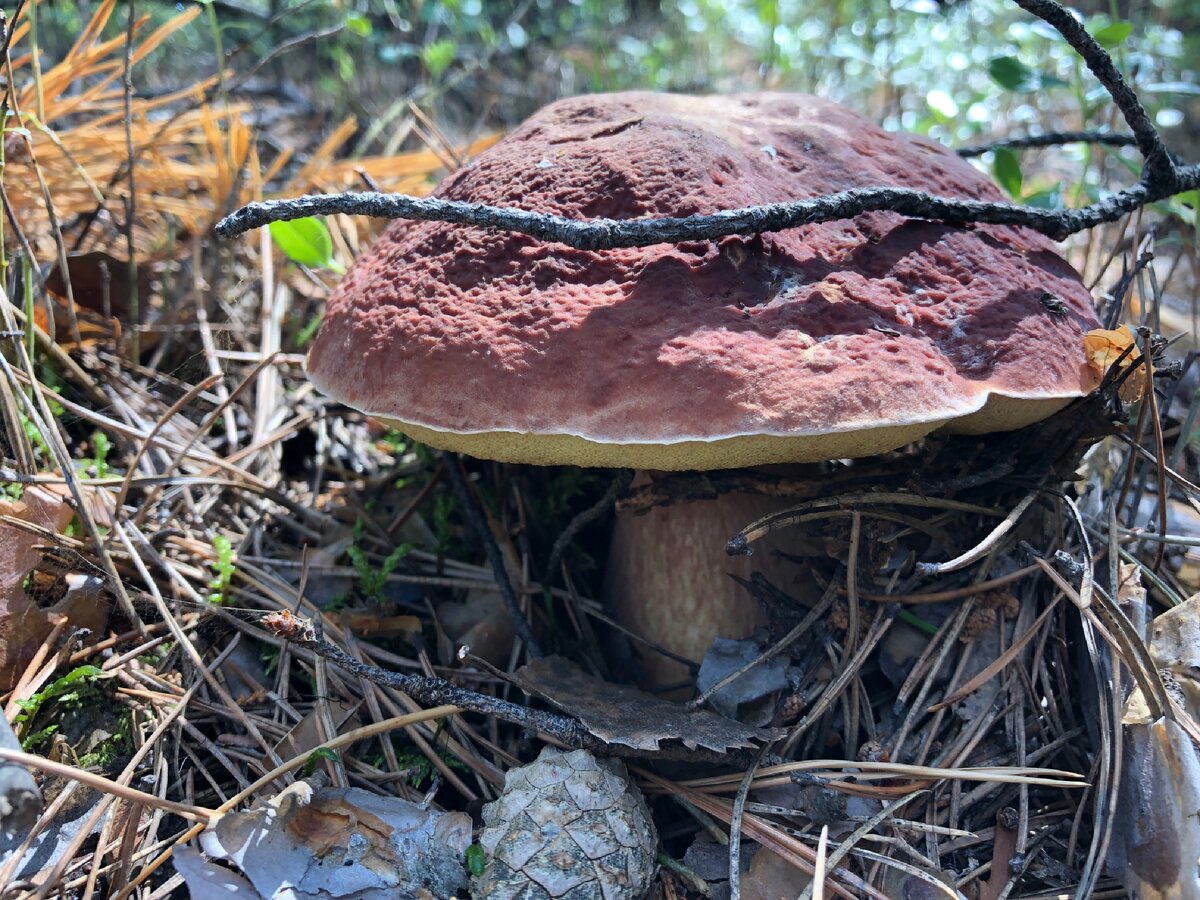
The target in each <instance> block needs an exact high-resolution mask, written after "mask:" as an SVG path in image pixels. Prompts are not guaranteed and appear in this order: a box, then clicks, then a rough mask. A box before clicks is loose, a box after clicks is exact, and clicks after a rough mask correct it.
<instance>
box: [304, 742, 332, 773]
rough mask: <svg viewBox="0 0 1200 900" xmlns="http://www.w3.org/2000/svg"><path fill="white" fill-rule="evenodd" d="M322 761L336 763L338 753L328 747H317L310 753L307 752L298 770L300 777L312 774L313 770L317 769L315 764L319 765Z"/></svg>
mask: <svg viewBox="0 0 1200 900" xmlns="http://www.w3.org/2000/svg"><path fill="white" fill-rule="evenodd" d="M322 761H328V762H332V763H336V762H337V761H338V755H337V753H336V752H334V751H333V750H330V749H329V748H328V747H318V748H317V749H316V750H314V751H313V752H312V753H310V754H308V758H307V759H306V760H304V767H303V768H302V769H301V770H300V775H301V777H302V778H308V777H309V776H310V775H312V773H313V772H315V771H317V766H319V765H320V764H321V762H322Z"/></svg>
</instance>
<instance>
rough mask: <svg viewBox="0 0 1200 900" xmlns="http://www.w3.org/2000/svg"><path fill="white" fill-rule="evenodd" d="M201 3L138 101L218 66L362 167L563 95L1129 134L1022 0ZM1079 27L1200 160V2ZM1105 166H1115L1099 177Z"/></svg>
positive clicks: (942, 126) (143, 75) (51, 40)
mask: <svg viewBox="0 0 1200 900" xmlns="http://www.w3.org/2000/svg"><path fill="white" fill-rule="evenodd" d="M95 5H96V3H95V0H91V2H88V0H79V2H77V3H69V2H61V3H53V4H41V12H40V19H41V23H40V26H41V27H40V32H41V46H42V47H43V49H44V51H45V52H46V53H47V55H48V56H51V57H54V56H55V55H56V54H58V55H61V54H62V53H65V52H66V50H67V49H68V48H69V46H70V44H71V41H72V40H73V38H74V36H75V35H77V34H78V33H79V31H80V29H81V28H82V26H83V23H84V22H86V21H87V19H88V17H89V16H90V13H91V10H92V8H93V7H94V6H95ZM189 5H193V4H191V3H183V2H180V3H169V2H158V0H136V8H137V12H138V13H139V14H146V13H149V14H151V15H152V16H153V17H154V18H155V20H156V24H157V21H166V20H168V19H169V18H171V17H172V16H175V15H177V14H178V12H179V11H180V10H181V9H184V8H186V7H187V6H189ZM200 5H202V6H204V7H206V8H207V9H206V13H207V15H206V16H204V17H202V18H200V19H198V20H197V21H196V22H195V23H194V24H193V26H192V27H190V28H188V29H184V30H182V31H180V32H179V33H178V34H177V35H176V36H174V37H172V39H171V41H170V42H169V44H168V45H167V47H165V48H164V49H163V50H160V51H159V52H158V53H157V54H156V55H155V56H154V57H153V58H151V59H149V60H147V62H146V63H144V64H143V65H142V66H140V67H139V74H138V89H139V92H140V93H143V94H145V93H153V92H155V91H168V90H172V89H175V88H177V87H179V86H180V85H181V84H186V83H188V82H196V81H198V80H200V79H201V78H203V77H204V76H206V75H209V74H211V72H212V71H213V69H214V64H215V61H216V58H217V55H218V54H219V55H220V56H222V57H223V58H224V60H225V63H226V67H227V69H228V70H229V71H230V72H232V73H236V75H237V77H236V87H237V88H238V89H239V90H240V91H242V92H243V93H250V94H253V95H256V96H258V97H260V98H261V102H260V104H259V110H260V114H261V115H262V116H263V117H264V119H263V122H262V124H263V125H264V126H274V124H275V123H277V122H278V121H279V120H280V119H286V120H287V121H289V122H292V123H295V122H297V121H299V120H300V119H303V121H305V122H306V123H307V124H306V125H305V128H304V129H303V130H302V131H299V130H298V131H297V133H296V134H295V135H289V134H288V130H287V127H286V126H285V127H283V128H275V127H271V128H270V131H271V135H270V139H271V140H274V141H280V142H285V143H286V142H288V141H292V140H294V141H296V142H303V140H305V139H310V140H311V138H312V137H313V136H314V135H319V134H320V133H321V130H322V125H321V123H322V122H324V123H325V127H326V128H327V129H331V128H333V127H334V126H335V125H336V124H337V122H339V121H340V120H342V119H343V118H344V117H345V116H347V115H352V116H354V117H355V118H356V119H357V121H358V123H359V131H358V133H357V135H356V137H355V140H354V141H352V142H351V143H350V144H348V145H347V146H348V150H347V152H348V153H349V154H350V155H358V154H365V153H394V152H396V151H399V150H402V149H406V148H407V149H411V148H414V147H417V146H419V145H420V138H419V137H418V136H417V135H415V134H413V133H412V132H411V131H410V128H409V126H407V125H406V123H409V122H411V110H412V106H411V104H416V105H417V106H419V107H420V108H421V109H423V110H424V111H425V112H426V113H427V114H428V115H429V117H430V119H431V120H432V121H433V122H436V123H437V126H438V128H440V129H441V130H442V131H443V132H444V133H445V134H446V135H448V136H449V137H450V138H451V139H452V140H455V141H464V140H467V139H470V138H472V137H475V136H477V135H478V134H480V133H481V132H484V131H488V130H496V129H505V128H508V127H511V126H512V125H514V124H515V123H516V122H518V121H520V120H521V119H522V118H524V117H525V116H527V115H529V114H530V113H531V112H532V111H533V110H535V109H536V108H538V107H539V106H542V105H544V104H545V103H547V102H549V101H551V100H554V99H556V98H558V97H562V96H568V95H572V94H578V93H585V92H593V91H613V90H626V89H631V88H648V89H655V90H672V91H685V92H714V91H715V92H733V91H738V90H758V89H763V88H768V89H779V90H795V91H807V92H811V93H816V94H821V95H823V96H826V97H830V98H833V99H836V100H840V101H842V102H845V103H847V104H849V105H850V106H852V107H855V108H857V109H860V110H862V111H864V112H866V113H868V114H869V115H872V116H874V117H875V118H876V119H877V120H878V121H880V122H882V123H883V124H884V126H885V127H887V128H903V129H907V130H910V131H917V132H921V133H924V134H928V135H930V136H931V137H934V138H937V139H939V140H942V141H944V142H946V143H948V144H951V145H962V144H968V143H974V142H978V141H983V140H987V139H990V138H997V137H1003V136H1011V135H1017V134H1029V133H1037V132H1040V131H1048V130H1063V129H1077V128H1104V127H1111V128H1116V129H1121V128H1122V127H1123V123H1121V122H1120V121H1119V120H1118V119H1117V117H1116V112H1115V110H1114V109H1113V107H1112V104H1111V103H1110V102H1109V98H1108V96H1107V94H1105V92H1104V91H1103V89H1102V88H1100V87H1099V85H1098V84H1097V83H1096V82H1095V81H1094V80H1093V79H1092V78H1091V77H1090V76H1089V75H1088V73H1087V72H1086V70H1085V69H1084V67H1083V65H1082V63H1081V62H1080V60H1079V59H1078V58H1077V57H1076V56H1075V54H1074V53H1073V52H1072V51H1071V49H1070V48H1069V47H1068V46H1067V45H1066V43H1065V42H1064V41H1063V40H1062V39H1061V38H1060V37H1059V36H1058V35H1057V34H1056V33H1054V32H1053V31H1052V30H1051V29H1050V28H1049V27H1048V26H1045V25H1044V24H1043V23H1041V22H1039V21H1037V20H1035V19H1034V18H1032V17H1031V16H1029V15H1028V14H1026V13H1025V12H1024V11H1022V10H1021V9H1019V8H1018V7H1017V6H1016V5H1015V4H1013V3H1011V2H1006V0H957V2H954V0H942V2H937V0H891V2H890V3H880V2H874V0H836V2H827V0H334V2H330V0H201V2H200ZM1077 11H1078V14H1079V15H1080V16H1081V17H1082V18H1083V19H1084V20H1085V22H1086V23H1087V26H1088V28H1089V29H1090V30H1091V31H1092V33H1093V34H1094V35H1096V36H1097V37H1098V38H1099V39H1100V40H1101V42H1102V43H1103V44H1105V46H1107V47H1108V48H1109V49H1110V50H1111V51H1112V52H1113V53H1114V55H1115V56H1116V57H1117V60H1118V63H1119V64H1120V65H1121V67H1122V68H1123V70H1124V71H1125V72H1126V73H1127V74H1128V75H1129V76H1130V77H1131V78H1132V80H1133V81H1134V82H1135V84H1136V85H1137V87H1138V90H1139V91H1140V93H1141V95H1142V97H1143V99H1144V102H1145V103H1146V105H1147V106H1148V107H1149V108H1150V109H1151V111H1152V113H1153V114H1154V116H1155V119H1156V121H1157V123H1158V125H1159V126H1160V127H1161V128H1162V129H1164V131H1165V132H1166V134H1167V137H1168V141H1169V143H1170V144H1171V146H1172V149H1174V150H1175V151H1176V152H1177V153H1179V154H1180V155H1181V156H1183V157H1185V158H1189V159H1190V158H1195V157H1197V156H1200V153H1198V152H1197V150H1198V148H1200V74H1198V71H1197V70H1198V69H1200V0H1140V2H1139V0H1132V2H1130V0H1123V2H1118V0H1112V2H1109V0H1083V2H1081V3H1080V4H1078V6H1077ZM114 18H115V19H116V18H122V19H123V16H122V17H114ZM120 24H121V23H120V22H117V21H114V22H112V23H110V26H109V27H110V29H116V28H119V27H120ZM297 108H300V111H302V112H303V113H304V115H303V116H300V117H298V116H297V115H296V111H297ZM273 110H274V112H275V115H274V116H272V111H273ZM285 112H286V115H285V114H284V113H285ZM314 117H315V119H316V120H317V125H316V127H315V129H314V128H310V127H309V126H310V125H311V123H312V120H313V118H314ZM1097 155H1099V156H1100V157H1101V159H1102V161H1103V162H1104V165H1095V166H1093V165H1091V163H1092V162H1093V159H1094V158H1095V157H1096V156H1097ZM1110 156H1114V157H1115V158H1116V160H1117V161H1116V166H1117V168H1116V169H1115V170H1114V168H1113V163H1112V162H1110V161H1109V160H1108V158H1109V157H1110ZM1122 159H1124V160H1125V162H1124V163H1122V162H1121V160H1122ZM984 163H985V165H989V166H991V168H992V171H993V173H994V174H995V175H996V176H997V178H998V180H999V181H1000V183H1001V184H1002V185H1003V186H1004V187H1005V188H1006V189H1008V190H1009V192H1010V193H1012V194H1013V195H1014V196H1017V197H1018V198H1020V199H1022V200H1024V201H1025V202H1030V203H1034V204H1040V205H1045V206H1056V205H1059V204H1062V203H1066V204H1068V205H1071V204H1075V203H1080V202H1086V201H1088V200H1094V199H1096V198H1097V197H1099V196H1101V195H1102V194H1103V193H1104V185H1107V184H1112V183H1114V175H1115V176H1119V177H1117V178H1116V179H1115V180H1116V181H1120V180H1123V179H1124V178H1127V177H1128V173H1127V172H1124V171H1121V168H1120V167H1121V166H1122V165H1123V166H1124V168H1125V169H1129V168H1130V167H1132V166H1134V165H1135V164H1136V156H1135V155H1134V154H1133V152H1132V151H1126V152H1124V153H1123V154H1111V153H1102V152H1101V151H1098V150H1096V149H1095V148H1089V147H1085V146H1075V147H1071V148H1068V149H1066V150H1064V151H1063V152H1062V153H1057V154H1054V155H1052V156H1051V157H1050V158H1049V160H1048V161H1046V162H1044V164H1043V165H1042V166H1040V167H1039V170H1038V172H1037V174H1035V175H1032V176H1031V175H1030V174H1029V173H1028V172H1022V171H1021V167H1020V165H1019V164H1018V163H1017V161H1016V157H1015V156H1013V155H1011V154H1008V153H1001V154H1000V156H999V158H996V157H995V156H991V155H990V156H988V157H986V158H985V160H984ZM1194 199H1195V198H1189V197H1185V198H1183V201H1182V202H1185V203H1188V202H1189V201H1191V200H1194ZM1176 205H1177V206H1178V204H1176ZM1190 205H1191V204H1190V203H1189V206H1190ZM1176 211H1179V212H1182V211H1183V208H1181V209H1180V210H1176ZM1185 218H1186V216H1185Z"/></svg>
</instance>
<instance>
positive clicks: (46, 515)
mask: <svg viewBox="0 0 1200 900" xmlns="http://www.w3.org/2000/svg"><path fill="white" fill-rule="evenodd" d="M74 515H75V513H74V511H73V510H72V509H71V507H70V506H68V505H67V504H66V503H65V502H64V501H63V499H62V497H60V496H59V495H58V494H55V493H52V492H51V491H48V490H44V489H42V488H39V487H29V488H26V490H25V492H24V493H23V494H22V495H21V499H20V500H0V517H5V516H7V517H10V518H12V519H17V520H19V521H21V522H28V523H29V524H30V525H35V526H37V527H38V528H41V529H44V530H45V531H49V532H52V533H54V534H57V533H58V532H60V531H62V530H63V529H64V528H66V527H67V525H68V523H70V521H71V519H72V518H73V517H74ZM44 543H45V538H44V537H43V536H40V535H38V534H36V533H34V532H32V531H28V530H26V529H24V528H21V527H20V526H19V525H16V524H11V523H8V522H4V521H3V520H0V691H7V690H10V689H11V688H12V687H13V686H14V685H15V684H16V683H17V679H19V678H20V677H21V673H22V672H23V671H24V669H25V666H26V665H28V664H29V661H30V660H31V659H32V658H33V654H34V653H35V652H36V651H37V648H38V646H39V645H40V644H41V642H42V641H43V640H44V639H45V637H46V635H48V634H49V633H50V629H51V622H50V614H49V613H48V611H47V610H44V609H41V608H39V607H38V606H37V605H36V604H35V603H34V602H33V601H32V600H30V599H29V597H28V596H27V595H26V593H25V589H24V587H22V583H23V582H24V581H25V577H26V576H27V575H28V574H29V573H30V572H32V571H33V569H34V567H35V566H37V564H38V562H39V561H40V560H41V552H40V551H39V550H38V549H37V548H38V545H40V544H44Z"/></svg>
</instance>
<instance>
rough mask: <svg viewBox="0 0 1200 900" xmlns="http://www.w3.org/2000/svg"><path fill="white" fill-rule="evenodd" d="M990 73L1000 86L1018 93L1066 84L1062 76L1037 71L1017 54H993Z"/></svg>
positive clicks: (990, 60) (989, 65)
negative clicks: (1056, 76) (1017, 56)
mask: <svg viewBox="0 0 1200 900" xmlns="http://www.w3.org/2000/svg"><path fill="white" fill-rule="evenodd" d="M988 74H989V75H991V76H992V80H993V81H995V82H996V84H998V85H1000V87H1002V88H1005V89H1006V90H1010V91H1013V92H1014V93H1018V94H1028V93H1031V92H1033V91H1038V90H1041V89H1042V88H1048V87H1063V86H1064V85H1066V82H1065V81H1063V80H1062V79H1061V78H1055V77H1054V76H1053V75H1045V74H1043V73H1041V72H1035V71H1034V70H1033V69H1031V68H1029V66H1027V65H1025V63H1023V62H1021V61H1020V60H1019V59H1017V58H1016V57H1015V56H993V57H992V58H991V59H989V60H988Z"/></svg>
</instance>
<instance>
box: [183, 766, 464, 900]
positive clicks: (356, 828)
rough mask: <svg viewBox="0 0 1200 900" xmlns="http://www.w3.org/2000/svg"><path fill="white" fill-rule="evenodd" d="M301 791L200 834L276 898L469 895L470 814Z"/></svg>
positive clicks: (352, 791)
mask: <svg viewBox="0 0 1200 900" xmlns="http://www.w3.org/2000/svg"><path fill="white" fill-rule="evenodd" d="M297 785H301V786H303V787H307V785H304V783H303V782H298V783H297V784H294V785H292V786H291V787H290V788H288V789H287V790H285V791H283V792H282V794H281V795H280V796H278V797H276V798H275V799H274V800H272V801H268V802H266V803H263V804H261V805H260V806H257V807H255V808H254V809H251V810H247V811H245V812H239V813H230V814H227V815H225V816H222V817H221V818H220V819H219V820H217V821H216V823H214V824H213V825H212V826H210V827H209V829H208V830H206V831H205V832H204V833H203V834H202V835H201V836H200V842H201V846H202V847H203V849H204V851H205V852H206V853H207V854H208V855H209V856H211V857H214V858H216V859H222V860H226V861H228V862H231V863H233V864H234V865H235V866H237V868H238V870H239V871H240V872H241V873H242V874H243V875H245V876H246V878H248V879H249V880H250V882H251V883H252V884H253V885H254V888H255V890H256V891H258V893H259V894H260V895H262V896H263V897H269V898H272V900H302V898H312V897H327V898H331V897H355V898H357V900H396V898H408V897H421V898H423V897H431V898H432V897H437V898H442V897H453V896H455V895H456V892H458V891H460V890H462V889H464V888H466V886H467V873H466V867H465V863H464V855H463V854H464V853H465V852H466V849H467V846H468V845H469V844H470V843H471V829H472V826H471V819H470V817H469V816H467V815H466V814H465V813H459V812H442V811H440V810H436V809H422V808H421V807H419V806H417V805H416V804H414V803H409V802H408V801H407V800H401V799H400V798H398V797H386V796H378V795H376V794H371V793H369V792H367V791H364V790H361V789H359V788H323V789H321V790H318V791H316V792H315V793H311V794H310V795H307V796H306V793H307V792H305V791H302V790H298V789H297ZM185 877H186V876H185ZM189 885H190V882H189Z"/></svg>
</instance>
